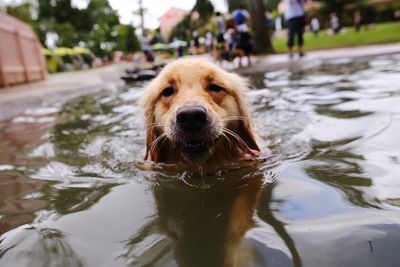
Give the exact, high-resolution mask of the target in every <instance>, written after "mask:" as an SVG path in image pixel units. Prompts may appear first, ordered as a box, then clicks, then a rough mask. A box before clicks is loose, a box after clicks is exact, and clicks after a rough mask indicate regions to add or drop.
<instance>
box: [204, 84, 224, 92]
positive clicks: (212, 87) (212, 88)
mask: <svg viewBox="0 0 400 267" xmlns="http://www.w3.org/2000/svg"><path fill="white" fill-rule="evenodd" d="M208 90H210V91H213V92H221V91H223V90H224V88H222V87H221V86H219V85H216V84H213V83H211V84H209V85H208Z"/></svg>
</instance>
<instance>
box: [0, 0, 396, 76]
mask: <svg viewBox="0 0 400 267" xmlns="http://www.w3.org/2000/svg"><path fill="white" fill-rule="evenodd" d="M305 5H306V12H307V26H306V29H307V32H308V33H307V34H306V37H305V38H306V42H305V50H315V49H327V48H336V47H349V46H357V45H366V44H378V43H390V42H398V41H400V34H398V33H399V31H400V24H399V19H400V2H399V1H398V0H347V1H344V0H325V1H311V0H308V1H306V4H305ZM239 6H243V7H244V8H245V9H247V10H248V11H249V14H250V18H249V22H248V24H249V28H250V32H252V33H253V34H252V38H253V40H252V41H253V47H254V49H253V50H254V52H255V53H285V52H287V48H286V23H285V19H284V17H283V13H284V9H285V4H284V1H279V0H247V1H246V0H212V1H209V0H188V1H178V0H170V1H150V0H122V1H118V0H50V1H47V0H46V1H45V0H26V1H24V0H2V1H1V2H0V12H2V13H3V14H4V13H6V14H8V15H10V16H12V17H15V18H17V19H18V20H20V21H22V22H24V23H26V24H27V25H29V26H31V27H32V29H33V30H34V33H35V34H36V35H37V38H38V40H39V41H40V44H41V46H42V47H43V49H42V51H41V52H42V54H43V55H44V56H45V57H46V68H47V70H48V72H50V73H53V72H60V71H68V70H79V69H87V68H93V67H99V66H103V65H106V64H109V63H111V62H119V61H121V60H127V61H134V60H137V61H138V60H139V59H140V58H141V57H143V54H142V53H137V52H140V51H142V50H144V47H143V46H147V45H149V49H152V51H153V52H154V56H155V57H156V59H157V60H158V59H161V60H162V59H165V58H171V57H177V56H183V55H186V54H202V53H206V52H208V49H207V38H208V37H207V34H209V36H211V38H212V39H213V41H212V42H213V43H214V44H215V43H216V42H217V41H216V37H217V31H218V17H219V16H222V18H223V20H224V23H225V24H226V25H227V26H226V28H228V26H229V24H230V23H231V21H232V12H233V11H234V10H235V9H237V8H238V7H239ZM219 13H220V14H221V15H218V14H219ZM260 14H261V15H260ZM332 16H335V17H336V18H335V19H337V20H336V21H332ZM2 23H3V24H5V23H10V22H7V21H5V20H4V19H3V22H2V20H0V25H1V24H2ZM333 24H335V25H333ZM0 31H1V28H0ZM0 34H1V33H0ZM196 35H197V36H198V41H199V43H200V46H201V49H193V48H192V47H193V46H194V41H193V39H195V38H197V37H196ZM143 37H145V38H146V39H145V40H142V38H143ZM3 39H4V37H3ZM191 48H192V49H191ZM4 49H5V48H4V47H3V50H4Z"/></svg>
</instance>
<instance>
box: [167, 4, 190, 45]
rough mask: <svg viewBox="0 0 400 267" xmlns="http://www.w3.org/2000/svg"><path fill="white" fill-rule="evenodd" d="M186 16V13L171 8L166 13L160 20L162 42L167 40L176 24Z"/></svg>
mask: <svg viewBox="0 0 400 267" xmlns="http://www.w3.org/2000/svg"><path fill="white" fill-rule="evenodd" d="M186 14H188V11H186V10H183V9H180V8H177V7H171V8H170V9H168V11H167V12H165V13H164V15H162V16H161V18H160V32H161V36H162V37H163V38H164V40H168V37H169V35H170V33H171V31H172V29H173V28H174V27H175V26H176V24H178V23H179V22H180V21H181V20H182V19H183V17H184V16H185V15H186Z"/></svg>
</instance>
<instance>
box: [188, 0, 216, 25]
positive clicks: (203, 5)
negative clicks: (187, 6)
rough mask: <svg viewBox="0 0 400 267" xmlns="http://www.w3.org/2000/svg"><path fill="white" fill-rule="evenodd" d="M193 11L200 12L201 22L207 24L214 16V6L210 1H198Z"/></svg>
mask: <svg viewBox="0 0 400 267" xmlns="http://www.w3.org/2000/svg"><path fill="white" fill-rule="evenodd" d="M192 11H197V12H199V15H200V20H201V21H202V22H204V23H205V22H207V21H208V19H209V18H210V17H211V16H212V15H213V13H214V6H213V5H212V3H211V2H210V1H209V0H196V3H195V5H194V7H193V9H192Z"/></svg>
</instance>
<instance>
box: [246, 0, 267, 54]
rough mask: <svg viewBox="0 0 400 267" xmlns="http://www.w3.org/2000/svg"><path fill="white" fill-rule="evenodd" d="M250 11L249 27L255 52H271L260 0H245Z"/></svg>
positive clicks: (263, 9)
mask: <svg viewBox="0 0 400 267" xmlns="http://www.w3.org/2000/svg"><path fill="white" fill-rule="evenodd" d="M247 3H248V6H249V12H250V21H251V28H252V32H253V43H254V52H255V53H272V52H273V47H272V43H271V38H270V36H271V35H270V34H269V30H268V28H267V23H266V18H265V6H264V3H263V1H262V0H247Z"/></svg>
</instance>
